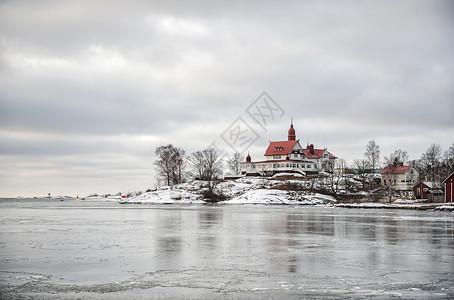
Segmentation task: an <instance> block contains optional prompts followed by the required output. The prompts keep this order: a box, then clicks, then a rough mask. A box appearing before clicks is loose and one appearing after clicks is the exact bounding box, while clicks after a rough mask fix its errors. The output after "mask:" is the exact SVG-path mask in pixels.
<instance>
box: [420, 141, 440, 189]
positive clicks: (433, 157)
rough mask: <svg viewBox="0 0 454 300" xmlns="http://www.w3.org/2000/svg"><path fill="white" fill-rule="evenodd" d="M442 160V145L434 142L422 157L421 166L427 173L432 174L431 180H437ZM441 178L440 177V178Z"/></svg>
mask: <svg viewBox="0 0 454 300" xmlns="http://www.w3.org/2000/svg"><path fill="white" fill-rule="evenodd" d="M440 162H441V147H440V145H438V144H432V145H430V147H429V148H427V150H426V152H424V153H423V154H422V156H421V159H420V164H421V167H422V168H423V171H424V172H425V175H429V176H430V180H431V181H433V182H434V181H435V175H436V170H437V169H438V168H439V166H440ZM438 179H439V180H440V178H438Z"/></svg>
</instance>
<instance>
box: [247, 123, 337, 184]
mask: <svg viewBox="0 0 454 300" xmlns="http://www.w3.org/2000/svg"><path fill="white" fill-rule="evenodd" d="M335 159H336V156H334V155H333V154H331V153H330V152H329V151H328V150H327V149H326V148H324V149H316V148H315V147H314V145H313V144H311V145H307V146H306V148H303V147H302V146H301V144H300V141H299V140H297V139H296V133H295V129H294V128H293V122H292V123H291V125H290V129H289V130H288V137H287V141H277V142H270V144H269V146H268V148H267V149H266V151H265V160H263V161H257V162H252V159H251V156H250V155H249V154H248V155H247V157H246V161H245V162H243V163H241V172H242V174H243V175H259V176H272V175H274V174H277V173H299V174H302V175H308V174H317V173H319V172H333V170H334V161H335Z"/></svg>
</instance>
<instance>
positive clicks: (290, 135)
mask: <svg viewBox="0 0 454 300" xmlns="http://www.w3.org/2000/svg"><path fill="white" fill-rule="evenodd" d="M288 140H289V141H294V140H296V134H295V129H294V128H293V118H291V119H290V129H289V130H288Z"/></svg>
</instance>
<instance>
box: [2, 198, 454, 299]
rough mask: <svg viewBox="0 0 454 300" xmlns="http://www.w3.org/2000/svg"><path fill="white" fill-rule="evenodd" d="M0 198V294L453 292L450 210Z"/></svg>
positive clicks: (425, 294)
mask: <svg viewBox="0 0 454 300" xmlns="http://www.w3.org/2000/svg"><path fill="white" fill-rule="evenodd" d="M0 206H1V207H0V209H1V210H0V213H1V219H0V222H1V227H0V228H1V229H0V247H1V249H2V251H1V252H0V285H1V292H0V298H10V297H12V296H20V297H28V296H31V297H35V298H40V297H41V298H49V297H54V298H62V297H64V298H85V297H87V298H95V299H96V298H99V299H104V298H106V297H107V298H110V297H112V298H125V297H134V298H159V297H162V298H172V297H178V298H184V297H188V298H191V297H193V298H215V297H216V298H221V299H222V298H240V299H251V298H253V299H254V298H255V299H261V298H264V297H265V298H277V299H282V298H285V299H289V298H290V299H291V298H295V299H298V298H302V297H303V298H304V297H306V298H307V297H309V298H310V297H320V298H324V297H347V298H350V297H357V298H363V297H371V298H374V297H376V298H388V297H393V296H399V297H404V298H433V297H435V298H437V297H440V298H450V297H454V287H453V285H452V283H453V282H454V271H453V270H454V251H453V250H454V220H453V217H452V213H447V212H428V211H422V212H421V211H400V210H392V211H389V210H370V211H369V210H350V209H342V208H326V207H301V206H298V207H289V206H286V207H276V206H234V205H232V206H146V207H143V206H140V207H132V206H128V207H124V206H119V205H117V204H115V203H97V202H82V203H81V202H75V201H73V202H71V201H65V202H62V203H60V202H59V203H52V202H49V201H47V202H45V201H44V202H39V201H38V202H35V203H33V204H30V203H28V202H26V203H20V202H5V201H3V202H0Z"/></svg>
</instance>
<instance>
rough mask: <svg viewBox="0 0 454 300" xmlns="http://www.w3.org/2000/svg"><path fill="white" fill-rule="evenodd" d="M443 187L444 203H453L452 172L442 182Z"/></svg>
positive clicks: (453, 174) (453, 180) (453, 178)
mask: <svg viewBox="0 0 454 300" xmlns="http://www.w3.org/2000/svg"><path fill="white" fill-rule="evenodd" d="M443 184H444V186H445V202H449V203H453V202H454V172H452V173H451V175H449V176H448V178H446V179H445V180H444V181H443Z"/></svg>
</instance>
